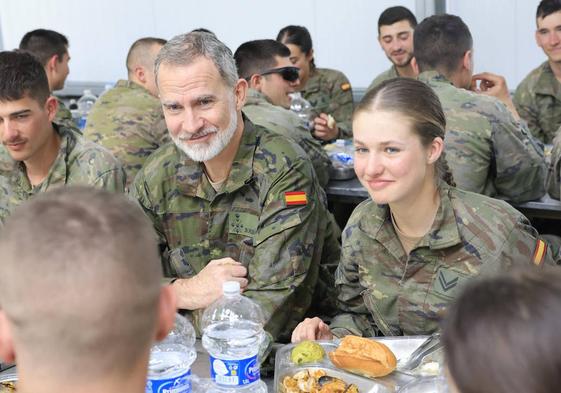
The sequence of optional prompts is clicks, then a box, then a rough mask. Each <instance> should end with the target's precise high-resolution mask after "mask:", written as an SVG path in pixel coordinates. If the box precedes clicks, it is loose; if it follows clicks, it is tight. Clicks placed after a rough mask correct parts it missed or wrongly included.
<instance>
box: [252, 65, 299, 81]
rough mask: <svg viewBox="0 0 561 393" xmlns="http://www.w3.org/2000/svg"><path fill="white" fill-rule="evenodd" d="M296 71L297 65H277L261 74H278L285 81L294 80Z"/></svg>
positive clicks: (296, 75)
mask: <svg viewBox="0 0 561 393" xmlns="http://www.w3.org/2000/svg"><path fill="white" fill-rule="evenodd" d="M298 71H300V68H298V67H279V68H272V69H270V70H267V71H265V72H262V73H261V75H269V74H280V76H282V79H284V80H285V81H288V82H296V80H297V79H298Z"/></svg>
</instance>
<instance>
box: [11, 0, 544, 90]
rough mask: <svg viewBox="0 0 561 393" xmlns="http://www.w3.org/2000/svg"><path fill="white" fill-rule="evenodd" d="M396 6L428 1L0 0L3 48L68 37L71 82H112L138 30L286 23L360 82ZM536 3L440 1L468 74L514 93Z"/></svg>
mask: <svg viewBox="0 0 561 393" xmlns="http://www.w3.org/2000/svg"><path fill="white" fill-rule="evenodd" d="M398 4H400V5H404V6H406V7H408V8H409V9H411V10H412V11H414V12H415V10H417V11H418V13H417V17H418V18H419V19H421V17H422V16H424V15H420V13H421V12H424V11H425V10H427V9H430V8H431V4H432V2H431V1H429V0H403V1H392V0H346V1H343V0H282V1H279V0H274V1H273V0H207V1H195V0H94V1H81V0H0V27H1V30H2V31H1V34H0V39H2V44H3V45H2V46H3V48H4V49H13V48H15V47H17V46H18V44H19V41H20V39H21V37H22V36H23V34H25V32H27V31H29V30H32V29H35V28H39V27H44V28H49V29H53V30H57V31H60V32H61V33H63V34H65V35H67V36H68V38H69V39H70V45H71V47H70V51H71V56H72V61H71V73H70V76H69V81H70V82H89V81H93V82H106V81H107V82H112V81H115V80H117V79H119V78H123V77H125V76H126V73H125V66H124V58H125V56H126V53H127V50H128V48H129V46H130V44H131V43H132V42H133V41H134V40H136V39H137V38H139V37H142V36H148V35H152V36H157V37H162V38H166V39H169V38H171V37H172V36H174V35H176V34H179V33H183V32H187V31H189V30H191V29H193V28H197V27H206V28H208V29H210V30H213V31H214V32H215V33H216V34H217V35H218V37H219V38H220V39H222V40H223V41H224V42H225V43H226V44H227V45H228V46H229V47H230V48H231V49H232V50H235V49H236V48H237V47H238V45H240V44H241V43H242V42H245V41H248V40H251V39H258V38H267V37H269V38H275V37H276V34H277V32H278V31H279V29H280V28H282V27H283V26H285V25H288V24H301V25H305V26H307V27H308V29H309V30H310V32H311V34H312V38H313V40H314V47H315V52H316V63H317V64H318V65H319V66H320V67H331V68H336V69H339V70H341V71H343V72H344V73H345V74H346V75H347V76H348V77H349V79H350V80H351V82H352V84H353V86H354V87H355V88H356V87H366V86H367V85H368V84H369V83H370V81H371V80H372V78H373V77H374V76H375V75H377V74H378V73H379V72H382V71H384V70H385V69H387V68H388V67H389V62H388V60H387V59H386V57H385V56H384V54H383V52H382V50H381V49H380V47H379V45H378V43H377V41H376V35H377V32H376V23H377V20H378V16H379V15H380V13H381V12H382V11H383V10H384V9H385V8H386V7H389V6H392V5H398ZM537 4H538V0H448V1H447V2H446V8H447V11H448V13H452V14H457V15H460V16H461V17H462V18H463V19H464V21H465V22H466V23H467V24H468V26H469V27H470V30H471V32H472V34H473V36H474V41H475V56H476V58H475V61H476V63H475V64H476V70H477V71H491V72H495V73H499V74H502V75H504V76H505V77H506V78H507V81H508V84H509V87H510V88H511V89H514V88H515V87H516V85H517V84H518V83H519V82H520V80H522V78H523V77H524V76H525V75H526V74H527V73H528V72H529V71H530V70H531V69H533V68H534V67H536V66H537V65H539V64H540V63H541V62H542V61H544V60H545V56H544V55H543V53H542V52H541V50H540V49H539V48H537V46H536V44H535V41H534V31H535V17H534V15H535V12H536V7H537Z"/></svg>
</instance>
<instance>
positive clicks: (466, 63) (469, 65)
mask: <svg viewBox="0 0 561 393" xmlns="http://www.w3.org/2000/svg"><path fill="white" fill-rule="evenodd" d="M462 67H463V68H464V69H466V70H469V71H470V72H471V71H473V50H472V49H470V50H468V51H466V53H464V57H463V58H462Z"/></svg>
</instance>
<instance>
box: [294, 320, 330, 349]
mask: <svg viewBox="0 0 561 393" xmlns="http://www.w3.org/2000/svg"><path fill="white" fill-rule="evenodd" d="M332 339H333V334H331V330H330V329H329V326H327V324H326V323H325V322H323V321H322V320H321V319H319V318H318V317H315V318H306V319H304V320H303V321H302V322H300V323H299V324H298V326H296V329H294V331H293V332H292V342H293V343H298V342H300V341H304V340H332Z"/></svg>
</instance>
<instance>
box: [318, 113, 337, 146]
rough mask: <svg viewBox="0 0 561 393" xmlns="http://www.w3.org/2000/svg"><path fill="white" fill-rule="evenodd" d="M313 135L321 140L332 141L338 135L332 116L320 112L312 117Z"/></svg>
mask: <svg viewBox="0 0 561 393" xmlns="http://www.w3.org/2000/svg"><path fill="white" fill-rule="evenodd" d="M314 136H315V137H316V138H318V139H321V140H323V141H332V140H333V139H336V138H337V137H338V136H339V128H338V127H337V123H336V122H335V120H334V119H333V117H331V119H330V116H329V115H327V114H325V113H322V114H320V115H319V116H318V117H316V118H315V119H314Z"/></svg>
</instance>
